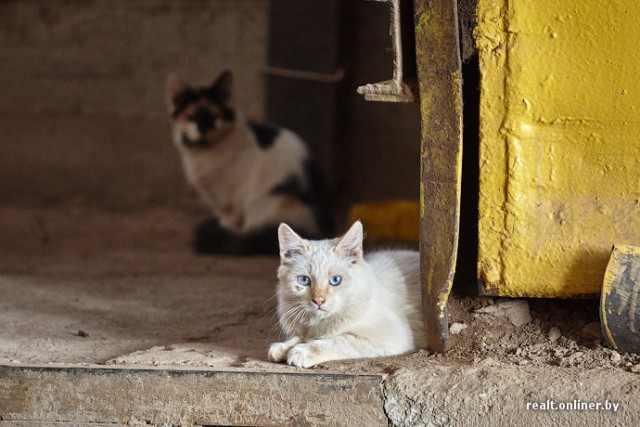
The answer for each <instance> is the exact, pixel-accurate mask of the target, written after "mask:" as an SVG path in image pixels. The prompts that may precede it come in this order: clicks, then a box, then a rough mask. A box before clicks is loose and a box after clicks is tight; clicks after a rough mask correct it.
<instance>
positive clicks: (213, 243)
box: [165, 71, 331, 254]
mask: <svg viewBox="0 0 640 427" xmlns="http://www.w3.org/2000/svg"><path fill="white" fill-rule="evenodd" d="M165 90H166V97H167V103H168V106H169V111H170V115H171V117H172V122H173V142H174V144H175V146H176V147H177V149H178V151H179V153H180V155H181V158H182V165H183V169H184V173H185V175H186V178H187V181H188V182H189V184H191V185H192V186H193V187H194V188H195V189H196V191H197V192H198V194H199V195H200V198H201V199H202V200H203V201H204V202H205V203H206V204H207V205H208V207H209V208H210V209H211V211H212V213H213V217H212V218H210V219H208V220H206V221H204V222H202V223H201V224H200V225H198V226H197V228H196V233H195V234H196V235H195V241H194V248H195V250H196V252H198V253H218V254H277V253H278V245H277V226H278V224H279V223H281V222H287V223H290V224H292V225H293V226H295V227H297V228H299V229H300V230H301V231H302V233H303V234H304V235H306V236H310V237H311V236H321V235H323V234H324V233H327V232H329V230H330V228H331V219H330V215H329V211H328V204H327V202H326V197H325V196H326V194H325V188H324V184H323V179H322V176H321V174H320V172H319V170H318V168H317V167H316V166H315V165H314V163H313V162H312V160H311V158H310V155H309V151H308V150H307V148H306V146H305V144H304V142H303V141H302V140H301V139H300V137H298V136H297V135H296V134H294V133H293V132H292V131H290V130H288V129H285V128H280V127H276V126H271V125H265V124H258V123H255V122H252V121H249V120H247V119H246V118H245V117H244V116H243V115H242V113H241V112H239V111H237V110H235V109H234V108H233V107H232V106H231V98H232V75H231V72H229V71H224V72H223V73H222V74H220V76H219V77H218V78H217V79H216V80H215V81H214V82H213V84H211V85H210V86H206V87H198V88H192V87H190V86H188V85H186V84H184V83H183V82H182V81H181V80H180V79H179V78H178V77H177V76H175V75H169V76H168V77H167V80H166V85H165Z"/></svg>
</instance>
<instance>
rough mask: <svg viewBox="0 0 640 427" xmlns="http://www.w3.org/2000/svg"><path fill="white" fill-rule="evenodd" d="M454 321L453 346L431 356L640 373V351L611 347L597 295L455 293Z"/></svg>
mask: <svg viewBox="0 0 640 427" xmlns="http://www.w3.org/2000/svg"><path fill="white" fill-rule="evenodd" d="M449 323H450V334H451V343H452V345H451V349H450V350H449V351H448V352H447V353H446V354H445V355H433V356H431V357H436V358H443V357H446V358H455V359H457V360H460V361H464V362H467V363H479V362H481V361H485V360H487V359H493V360H496V361H499V362H503V363H510V364H515V365H520V366H522V365H534V366H542V365H552V366H562V367H583V368H599V367H615V368H620V369H623V370H627V371H631V372H636V373H637V372H640V356H638V355H635V354H627V353H623V352H618V351H616V350H613V349H611V348H609V347H607V345H606V342H605V340H604V338H603V335H602V331H601V328H600V321H599V317H598V301H597V300H577V299H573V300H554V299H546V300H542V299H528V300H526V299H511V298H490V297H475V298H474V297H468V296H467V297H457V296H452V297H451V298H450V300H449Z"/></svg>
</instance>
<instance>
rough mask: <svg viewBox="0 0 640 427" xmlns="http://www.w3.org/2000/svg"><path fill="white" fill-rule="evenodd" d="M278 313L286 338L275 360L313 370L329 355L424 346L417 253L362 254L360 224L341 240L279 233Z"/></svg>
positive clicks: (283, 228)
mask: <svg viewBox="0 0 640 427" xmlns="http://www.w3.org/2000/svg"><path fill="white" fill-rule="evenodd" d="M278 238H279V242H280V259H281V264H280V267H279V268H278V279H279V283H278V287H277V296H278V315H279V321H280V326H281V327H282V330H283V332H284V333H285V334H286V336H287V341H285V342H277V343H274V344H271V347H270V348H269V353H268V356H269V360H271V361H272V362H286V363H288V364H289V365H294V366H298V367H302V368H309V367H312V366H314V365H317V364H318V363H322V362H325V361H328V360H339V359H355V358H370V357H380V356H391V355H396V354H402V353H407V352H410V351H412V350H415V349H416V348H420V347H424V346H425V345H426V340H425V332H424V325H423V322H422V319H423V317H422V307H421V298H420V285H419V277H420V255H419V253H418V252H416V251H406V250H393V251H378V252H372V253H370V254H368V255H367V256H364V254H363V250H362V240H363V230H362V224H361V223H360V222H359V221H357V222H355V223H354V224H353V226H351V228H350V229H349V231H348V232H347V233H346V234H345V235H344V236H343V237H341V238H337V239H332V240H305V239H303V238H302V237H300V236H299V235H298V234H296V233H295V232H294V231H293V230H292V229H291V228H290V227H288V226H287V225H286V224H282V225H280V228H279V230H278Z"/></svg>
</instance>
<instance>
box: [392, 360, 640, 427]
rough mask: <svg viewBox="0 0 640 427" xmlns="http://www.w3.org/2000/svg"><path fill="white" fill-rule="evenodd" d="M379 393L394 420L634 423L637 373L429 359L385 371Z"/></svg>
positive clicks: (411, 425)
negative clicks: (432, 360)
mask: <svg viewBox="0 0 640 427" xmlns="http://www.w3.org/2000/svg"><path fill="white" fill-rule="evenodd" d="M384 395H385V413H386V414H387V416H388V417H389V423H390V425H392V426H398V427H419V426H477V427H482V426H487V427H491V426H540V427H552V426H568V425H571V426H585V427H586V426H595V425H602V426H604V425H611V426H633V425H638V420H639V419H640V399H639V397H640V376H639V375H638V374H635V373H631V372H624V371H621V370H615V369H610V368H598V369H579V368H563V367H554V366H545V367H540V366H513V365H507V364H501V363H497V362H494V361H492V360H490V359H487V360H485V361H484V362H482V363H479V364H474V365H460V364H456V363H447V362H440V363H437V362H429V363H425V364H424V365H423V366H422V367H421V368H420V369H415V368H412V369H407V368H402V369H399V370H398V371H396V372H395V373H393V374H391V375H389V376H388V377H387V378H386V379H385V383H384ZM590 404H592V405H591V407H589V405H590ZM597 404H600V406H599V407H597V406H596V405H597ZM614 404H615V405H617V406H616V407H615V408H614V407H613V405H614ZM585 405H586V406H585ZM614 409H617V410H614Z"/></svg>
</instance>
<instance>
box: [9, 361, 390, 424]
mask: <svg viewBox="0 0 640 427" xmlns="http://www.w3.org/2000/svg"><path fill="white" fill-rule="evenodd" d="M381 383H382V376H379V375H344V374H317V373H282V372H278V373H275V372H274V373H270V372H255V371H254V372H248V371H207V370H195V369H193V370H170V369H126V368H119V369H111V368H98V367H91V368H89V367H87V368H77V367H56V368H49V367H20V366H6V365H0V424H2V425H4V424H5V423H7V425H53V424H55V425H70V426H71V425H73V426H78V425H176V426H177V425H254V426H255V425H279V426H298V425H354V426H374V425H375V426H386V425H387V418H386V416H385V414H384V410H383V399H382V388H381Z"/></svg>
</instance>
